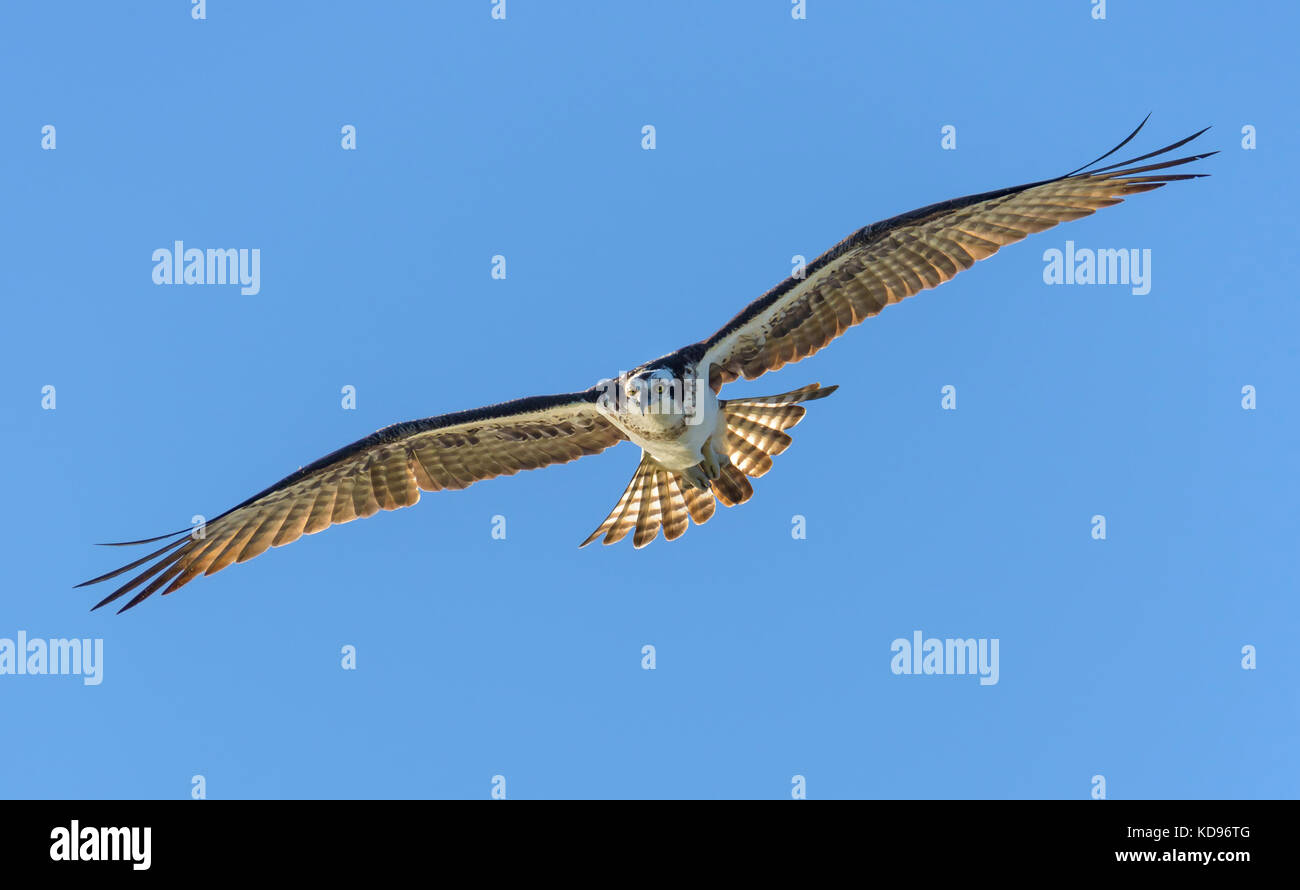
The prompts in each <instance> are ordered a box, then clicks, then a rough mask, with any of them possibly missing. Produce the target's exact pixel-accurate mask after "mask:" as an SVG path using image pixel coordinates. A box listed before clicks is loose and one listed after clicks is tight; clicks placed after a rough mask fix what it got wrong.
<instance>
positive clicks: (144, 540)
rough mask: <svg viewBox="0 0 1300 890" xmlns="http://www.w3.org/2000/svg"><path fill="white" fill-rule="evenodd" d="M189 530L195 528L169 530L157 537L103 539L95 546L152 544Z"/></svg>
mask: <svg viewBox="0 0 1300 890" xmlns="http://www.w3.org/2000/svg"><path fill="white" fill-rule="evenodd" d="M188 531H193V529H189V528H183V529H181V530H180V531H175V532H168V533H167V534H165V535H158V536H157V537H156V538H141V539H140V540H138V541H101V542H100V543H98V544H96V545H95V546H96V547H133V546H135V545H136V544H152V543H153V542H154V541H162V540H165V539H167V538H174V537H176V536H177V535H179V534H184V533H185V532H188Z"/></svg>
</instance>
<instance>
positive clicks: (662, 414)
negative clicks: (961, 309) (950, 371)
mask: <svg viewBox="0 0 1300 890" xmlns="http://www.w3.org/2000/svg"><path fill="white" fill-rule="evenodd" d="M1148 117H1149V115H1148ZM1145 123H1146V121H1145V120H1143V122H1142V124H1139V125H1138V127H1137V129H1135V130H1134V131H1133V132H1132V133H1130V134H1129V136H1128V138H1127V139H1125V140H1124V141H1123V142H1121V143H1120V144H1119V145H1117V146H1115V148H1113V149H1111V150H1110V151H1109V152H1107V153H1106V154H1104V155H1102V156H1101V157H1099V158H1097V159H1096V160H1094V161H1092V162H1091V163H1088V164H1085V165H1084V166H1082V167H1080V168H1078V169H1077V170H1073V171H1071V172H1070V173H1067V174H1065V175H1064V176H1058V177H1056V178H1053V179H1045V180H1041V181H1039V182H1031V183H1027V184H1025V185H1017V186H1012V187H1011V188H1004V189H999V190H998V191H992V192H984V193H982V194H977V195H970V196H968V197H965V198H955V199H953V200H951V201H944V202H941V203H938V204H931V205H929V206H928V207H922V208H921V209H919V210H913V211H911V212H910V213H904V214H902V215H900V216H895V217H893V218H891V219H887V220H884V221H882V222H877V223H872V224H871V225H869V226H867V227H865V228H862V229H859V230H858V231H856V232H854V233H853V234H852V235H850V236H849V237H848V238H846V239H844V240H843V241H841V242H840V243H839V244H837V245H835V246H834V247H832V248H831V249H830V250H828V251H827V252H826V253H824V254H822V255H821V256H819V257H818V258H817V259H815V260H813V261H812V262H811V263H809V264H808V265H807V267H806V269H805V273H804V274H803V275H801V276H798V277H792V278H788V279H786V280H785V281H783V282H781V283H780V284H778V285H777V286H776V287H775V288H773V289H772V290H770V291H768V292H767V293H766V294H764V295H763V296H761V297H759V298H758V299H757V300H755V301H754V302H753V303H751V304H750V305H749V306H747V307H746V308H745V309H744V310H742V311H741V313H740V314H739V315H737V316H736V317H735V318H733V319H732V320H731V321H729V322H727V324H726V325H724V326H723V327H722V329H721V330H719V331H718V332H717V333H715V334H713V335H712V336H711V337H709V338H707V339H705V340H701V341H700V342H698V343H693V344H691V345H690V346H686V347H685V348H683V349H679V350H677V351H676V352H672V353H669V354H668V355H665V356H663V357H662V358H658V359H655V360H654V361H651V362H647V363H646V364H643V365H641V366H640V367H637V368H635V369H634V370H632V371H630V372H627V373H626V374H622V375H620V376H619V377H618V378H617V379H609V380H605V381H602V382H601V383H599V384H597V385H596V386H593V387H591V388H590V389H586V390H582V391H581V392H571V393H563V394H560V395H550V396H533V397H531V398H524V399H517V400H515V401H512V402H503V403H501V404H498V405H491V406H489V407H486V408H477V409H475V410H472V411H461V412H457V413H453V414H442V415H439V416H437V417H429V418H426V419H424V420H413V421H410V422H407V423H398V424H394V425H393V426H389V427H385V428H384V429H381V430H379V431H378V432H376V433H373V434H371V435H369V436H367V437H366V438H364V439H361V440H360V441H358V442H354V443H352V444H351V445H347V446H345V447H343V448H340V449H339V450H338V451H335V452H333V453H332V454H328V455H326V456H325V457H323V458H321V459H320V460H318V461H316V462H315V463H312V464H309V465H308V466H305V467H303V468H302V469H300V470H298V471H297V472H296V473H293V474H291V475H289V476H286V477H285V478H284V479H281V480H280V481H279V482H277V483H275V484H274V485H272V486H271V487H270V488H267V489H265V490H264V491H261V492H258V493H257V494H255V495H253V496H252V497H251V498H249V499H248V500H246V501H244V502H243V503H241V504H239V505H237V506H235V507H233V508H231V509H230V510H227V511H226V512H225V513H222V514H221V515H220V516H218V517H216V518H215V519H212V520H211V521H209V522H207V523H206V524H205V525H204V526H201V527H200V529H194V530H191V529H183V530H181V531H177V532H173V533H171V534H169V535H160V536H159V537H156V538H146V539H144V540H141V541H126V542H122V543H120V544H113V545H109V546H126V545H131V544H147V543H150V542H156V541H162V540H166V539H171V538H174V539H175V540H171V541H169V543H167V544H164V545H163V546H162V547H160V548H159V549H157V550H155V551H153V552H152V553H150V554H149V555H147V556H145V557H142V558H141V559H137V560H136V561H134V562H132V563H130V564H129V565H125V566H123V567H122V568H120V569H117V570H116V571H112V572H109V573H107V574H105V575H101V576H99V577H98V578H94V579H92V580H90V581H86V582H85V583H84V584H80V585H78V586H79V587H84V586H85V585H86V584H97V583H99V582H101V581H106V580H108V579H109V578H114V577H116V576H118V575H121V574H123V573H124V572H129V571H131V570H133V569H137V568H140V567H141V566H145V565H146V564H147V563H150V562H151V561H152V564H151V565H148V566H147V567H146V568H144V569H143V570H142V571H141V572H140V573H139V574H137V575H135V576H134V577H132V578H131V579H130V580H129V581H127V583H125V584H123V585H122V586H121V587H119V588H117V589H116V590H114V591H113V592H112V593H111V594H109V595H108V596H106V597H104V599H102V600H101V601H100V602H99V603H98V604H97V605H96V606H95V607H94V608H96V609H98V608H100V607H101V606H104V605H107V604H108V603H111V602H113V601H114V600H116V599H118V598H119V597H121V596H123V595H124V594H126V593H129V592H130V591H132V590H134V589H135V588H137V587H139V586H140V585H142V584H146V582H148V583H147V585H146V586H145V587H143V589H141V590H140V591H139V592H138V593H136V594H135V596H134V597H133V598H132V599H131V600H130V601H129V602H128V603H127V604H126V605H125V606H123V607H122V609H121V610H120V611H126V610H127V609H129V608H131V607H132V606H135V605H137V604H139V603H140V602H141V601H143V600H144V599H146V598H148V597H149V596H150V595H152V594H153V593H155V592H157V591H158V590H160V589H162V588H163V587H164V586H166V589H165V590H163V593H164V594H167V593H171V592H172V591H174V590H177V589H179V588H180V587H183V586H184V585H186V584H188V583H189V582H190V581H192V580H193V579H194V578H196V577H198V576H199V575H200V574H203V575H211V574H213V573H215V572H219V571H221V570H222V569H224V568H225V567H226V566H228V565H230V564H231V563H235V562H245V561H247V560H249V559H252V558H253V557H255V556H258V555H260V554H262V553H263V552H265V551H266V550H267V548H269V547H279V546H281V545H283V544H288V543H290V542H291V541H296V540H298V538H300V537H302V536H303V535H310V534H314V533H316V532H318V531H321V530H322V529H325V528H328V527H329V526H331V525H337V524H339V523H343V522H350V521H351V520H353V519H356V518H357V517H359V516H370V515H372V514H374V513H376V512H378V511H379V510H395V509H397V508H398V507H409V506H410V505H412V504H414V503H415V502H416V501H418V500H419V499H420V492H421V491H440V490H442V489H444V488H465V487H466V486H468V485H471V484H472V483H474V482H477V481H479V480H480V479H490V478H492V477H494V476H508V475H512V474H514V473H517V472H518V471H520V470H531V469H535V468H537V467H544V466H548V465H550V464H555V463H564V462H567V461H571V460H574V459H576V458H579V457H582V456H583V455H586V454H596V453H598V452H601V451H604V450H605V449H606V448H609V447H610V446H612V445H616V444H618V443H619V442H623V441H630V442H632V443H633V444H635V445H639V446H640V447H641V462H640V464H639V465H638V466H637V468H636V472H635V473H634V474H633V476H632V481H631V482H630V483H628V486H627V489H626V490H625V491H624V492H623V496H622V497H620V498H619V500H618V503H617V504H615V505H614V509H613V510H611V511H610V513H609V515H608V516H607V517H605V521H604V522H602V523H601V524H600V526H599V527H598V528H597V529H596V530H595V531H594V532H592V533H591V535H590V536H589V537H588V538H587V539H586V540H585V541H583V542H582V546H586V545H587V544H589V543H591V542H592V541H594V540H595V539H596V538H598V537H601V536H602V535H603V536H604V543H606V544H613V543H615V542H617V541H621V540H622V539H623V538H625V537H626V536H627V535H628V533H629V532H633V530H635V533H634V534H633V538H632V543H633V545H634V546H635V547H637V548H641V547H644V546H645V545H647V544H649V543H650V542H651V541H653V540H654V539H655V538H656V537H657V536H658V534H659V530H660V529H663V533H664V537H665V538H666V539H667V540H670V541H671V540H675V539H676V538H679V537H681V535H682V534H683V533H685V531H686V529H687V527H688V526H689V524H690V522H691V521H694V522H695V523H696V524H702V523H704V522H707V521H708V520H709V518H710V517H711V516H712V515H713V511H714V501H715V499H716V500H719V501H721V502H722V503H723V504H724V505H726V506H728V507H731V506H735V505H736V504H742V503H744V502H745V501H747V500H749V498H750V496H751V495H752V494H753V488H752V487H751V485H750V482H749V480H750V478H751V477H757V476H762V475H763V474H764V473H766V472H767V471H768V470H769V469H770V468H771V466H772V458H773V456H775V455H777V454H780V453H781V452H782V451H784V450H785V449H786V448H787V447H788V446H789V445H790V441H791V440H790V436H789V434H788V433H787V432H786V430H788V429H789V428H791V427H792V426H794V425H795V424H796V423H798V422H799V421H800V419H801V418H802V417H803V415H804V410H805V409H804V407H803V404H802V403H804V402H809V401H812V400H814V399H821V398H824V397H826V396H828V395H830V394H831V393H832V392H834V391H835V387H833V386H827V387H823V386H821V385H820V384H817V383H812V384H809V385H807V386H804V387H801V388H799V389H796V390H793V391H791V392H787V393H783V394H782V395H777V396H767V397H764V398H744V399H720V398H718V393H719V391H720V389H721V387H722V385H723V384H725V383H728V382H730V381H733V380H736V379H737V378H739V377H744V378H745V379H746V380H753V379H754V378H756V377H758V376H760V375H762V374H765V373H767V372H768V371H775V370H777V369H778V368H781V367H782V366H784V365H787V364H789V363H791V362H796V361H799V360H800V359H802V358H806V357H807V356H809V355H812V354H813V353H814V352H816V351H817V350H819V349H821V348H822V347H823V346H825V345H826V344H828V343H830V342H831V341H832V340H834V339H835V338H836V337H838V336H839V335H840V334H842V333H844V332H845V331H846V330H847V329H848V328H850V327H852V326H854V325H856V324H858V323H859V322H861V321H862V320H863V319H865V318H870V317H871V316H873V315H875V314H877V313H878V312H880V311H881V310H882V309H884V308H885V307H886V306H888V305H889V304H890V303H896V302H898V301H899V300H901V299H903V298H904V297H909V296H911V295H912V294H915V293H918V292H919V291H922V290H925V289H926V288H930V287H935V286H937V285H939V284H942V283H943V282H945V281H947V280H948V279H950V278H952V277H953V276H954V275H956V274H957V273H958V272H960V271H962V270H963V269H967V268H970V267H971V266H972V265H974V264H975V262H976V261H977V260H982V259H984V258H985V257H988V256H992V255H993V254H994V253H996V252H997V250H998V249H999V248H1000V247H1003V246H1004V245H1007V244H1012V243H1014V242H1016V241H1019V240H1021V239H1022V238H1024V237H1025V236H1026V235H1028V234H1029V233H1031V232H1041V231H1042V230H1044V229H1048V228H1051V227H1052V226H1054V225H1056V224H1057V223H1060V222H1064V221H1066V220H1071V219H1078V218H1080V217H1083V216H1088V215H1089V214H1091V213H1092V212H1093V211H1095V210H1097V209H1098V208H1101V207H1109V206H1110V205H1112V204H1118V203H1120V202H1121V201H1122V200H1123V199H1124V198H1125V197H1127V196H1129V195H1135V194H1137V193H1138V192H1146V191H1150V190H1152V189H1156V188H1160V187H1161V186H1163V185H1165V184H1166V183H1169V182H1174V181H1177V180H1182V179H1194V178H1198V177H1200V176H1202V175H1205V174H1195V173H1171V172H1168V171H1169V170H1170V169H1171V168H1174V167H1179V166H1181V165H1183V164H1187V163H1190V162H1192V161H1197V160H1201V159H1202V158H1206V157H1209V156H1210V155H1212V154H1216V152H1208V153H1206V154H1196V155H1190V156H1186V157H1181V158H1176V159H1173V160H1169V159H1165V160H1161V161H1159V162H1156V163H1152V164H1147V165H1145V166H1138V164H1139V162H1141V161H1145V160H1147V159H1149V158H1154V157H1157V156H1161V155H1165V154H1166V153H1167V152H1171V151H1174V150H1175V149H1177V148H1179V147H1181V146H1183V145H1185V144H1186V143H1188V142H1191V141H1192V140H1193V139H1195V138H1196V137H1197V136H1200V135H1201V133H1204V132H1205V130H1201V131H1199V132H1197V133H1194V134H1192V135H1191V136H1189V137H1187V138H1186V139H1183V140H1180V141H1178V142H1175V143H1173V144H1172V145H1168V146H1165V147H1164V148H1162V149H1159V150H1157V151H1153V152H1150V153H1148V154H1145V155H1141V156H1139V157H1135V158H1130V159H1129V160H1127V161H1123V162H1121V163H1118V164H1111V165H1109V166H1107V167H1100V168H1097V167H1096V165H1097V164H1098V163H1100V162H1101V161H1103V160H1105V159H1106V158H1108V157H1110V156H1111V155H1112V154H1114V153H1115V152H1117V151H1119V149H1121V148H1122V147H1124V146H1125V145H1127V144H1128V142H1129V141H1130V140H1132V139H1133V137H1134V136H1136V135H1137V134H1138V132H1139V131H1140V130H1141V129H1142V126H1143V125H1145ZM1206 129H1209V128H1208V127H1207V128H1206ZM1089 168H1095V169H1091V170H1090V169H1089ZM1085 171H1087V172H1085Z"/></svg>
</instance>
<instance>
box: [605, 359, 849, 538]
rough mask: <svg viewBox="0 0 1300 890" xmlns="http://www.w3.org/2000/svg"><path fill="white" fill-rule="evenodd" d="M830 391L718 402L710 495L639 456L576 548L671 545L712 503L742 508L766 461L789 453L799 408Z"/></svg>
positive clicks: (816, 388) (807, 389)
mask: <svg viewBox="0 0 1300 890" xmlns="http://www.w3.org/2000/svg"><path fill="white" fill-rule="evenodd" d="M835 390H836V387H834V386H827V387H822V386H821V385H820V384H817V383H812V384H809V385H808V386H804V387H801V388H799V389H796V390H793V391H792V392H787V393H782V394H781V395H777V396H763V397H760V398H752V399H750V398H746V399H731V400H727V401H724V402H722V411H723V416H724V419H725V422H726V428H727V432H726V441H725V442H724V443H722V447H721V448H720V450H724V451H725V452H726V453H727V456H728V458H729V460H728V462H727V463H725V464H724V465H723V467H722V472H721V473H720V474H719V476H718V478H717V479H714V480H713V483H712V486H711V489H710V490H701V489H698V488H693V487H691V486H690V485H687V484H686V481H685V480H684V478H683V477H682V476H681V474H679V473H676V472H674V471H672V470H669V469H667V468H665V467H663V466H661V465H660V464H659V463H658V462H657V461H655V459H654V458H652V457H651V456H650V455H649V454H646V453H644V452H643V453H642V455H641V463H640V464H639V465H638V466H637V468H636V472H635V473H634V474H632V480H631V481H630V482H628V484H627V488H626V489H624V491H623V494H622V496H621V497H620V498H619V499H618V503H617V504H615V505H614V509H613V510H611V511H610V513H609V515H608V516H606V517H605V520H604V522H602V523H601V524H600V526H599V527H597V529H596V530H595V531H594V532H592V533H591V534H590V535H589V536H588V537H587V540H585V541H583V542H582V544H580V545H579V546H581V547H586V546H587V545H588V544H590V543H591V542H592V541H594V540H596V539H597V538H599V537H601V536H602V535H603V536H604V539H605V540H604V543H606V544H615V543H617V542H619V541H621V540H623V539H624V538H626V537H627V536H628V534H629V533H631V532H633V531H634V530H635V534H633V535H632V546H633V547H635V548H637V549H638V550H639V549H641V548H642V547H644V546H646V545H647V544H649V543H650V542H651V541H653V540H654V539H655V538H657V537H658V536H659V530H660V529H663V533H664V537H665V538H666V539H667V540H669V541H675V540H676V539H677V538H680V537H681V536H682V535H684V534H685V533H686V529H687V528H688V527H689V526H690V524H691V522H694V523H695V524H696V525H703V524H704V523H706V522H708V521H709V519H710V518H712V516H713V513H714V511H715V509H716V501H721V502H722V504H723V506H726V507H734V506H736V505H737V504H743V503H745V501H747V500H749V499H750V498H751V497H753V496H754V487H753V485H751V484H750V481H749V479H750V477H755V478H756V477H758V476H762V475H763V474H764V473H766V472H767V471H768V470H770V469H771V468H772V457H773V456H774V455H777V454H780V453H781V452H783V451H785V450H786V449H787V448H789V447H790V442H791V441H792V440H791V438H790V436H789V435H787V434H786V433H785V432H784V431H785V430H787V429H789V428H790V427H792V426H794V425H795V424H797V423H798V422H799V421H800V420H802V419H803V416H804V412H805V409H804V408H803V406H802V405H800V404H799V403H800V402H807V401H812V400H813V399H821V398H825V397H826V396H828V395H830V394H831V393H833V392H834V391H835Z"/></svg>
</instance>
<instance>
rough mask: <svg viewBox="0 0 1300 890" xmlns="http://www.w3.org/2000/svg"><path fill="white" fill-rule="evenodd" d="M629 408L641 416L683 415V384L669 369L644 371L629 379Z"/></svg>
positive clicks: (627, 388)
mask: <svg viewBox="0 0 1300 890" xmlns="http://www.w3.org/2000/svg"><path fill="white" fill-rule="evenodd" d="M625 392H626V394H627V407H628V409H629V410H631V411H636V412H637V413H640V414H681V413H682V410H683V409H682V384H681V381H680V380H678V379H677V378H676V377H675V376H674V375H673V372H672V371H671V370H669V369H668V368H655V369H653V370H650V371H642V372H641V373H640V374H637V375H635V376H633V377H629V378H628V380H627V385H626V387H625Z"/></svg>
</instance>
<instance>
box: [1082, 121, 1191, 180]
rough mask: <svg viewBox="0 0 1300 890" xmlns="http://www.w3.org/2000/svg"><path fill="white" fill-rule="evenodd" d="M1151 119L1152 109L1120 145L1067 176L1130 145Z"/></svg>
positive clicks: (1098, 162)
mask: <svg viewBox="0 0 1300 890" xmlns="http://www.w3.org/2000/svg"><path fill="white" fill-rule="evenodd" d="M1149 120H1151V112H1150V111H1148V112H1147V116H1146V117H1144V118H1142V123H1140V124H1138V125H1137V126H1136V127H1135V128H1134V129H1133V132H1132V133H1129V134H1128V135H1127V136H1126V137H1124V141H1123V142H1121V143H1120V144H1119V145H1117V146H1115V147H1114V148H1112V149H1111V150H1110V151H1108V152H1106V153H1105V154H1104V155H1102V156H1101V157H1099V158H1096V159H1095V160H1091V161H1089V162H1088V163H1086V164H1084V165H1083V166H1082V167H1079V168H1078V169H1077V170H1071V171H1070V172H1069V173H1067V174H1065V176H1073V175H1074V174H1076V173H1079V172H1082V171H1083V170H1087V169H1088V168H1089V167H1091V166H1092V165H1093V164H1100V163H1101V162H1102V161H1104V160H1106V159H1107V158H1108V157H1110V156H1111V155H1113V154H1114V153H1115V152H1117V151H1119V150H1120V149H1121V148H1123V147H1124V146H1126V145H1128V144H1129V143H1130V142H1132V141H1133V137H1134V136H1136V135H1137V134H1138V133H1139V132H1141V130H1142V128H1143V127H1145V126H1146V125H1147V121H1149ZM1201 132H1205V131H1204V130H1202V131H1201ZM1199 135H1200V133H1198V134H1197V136H1199ZM1192 138H1193V139H1194V138H1196V137H1195V136H1193V137H1192ZM1061 178H1062V179H1064V178H1065V177H1061Z"/></svg>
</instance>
